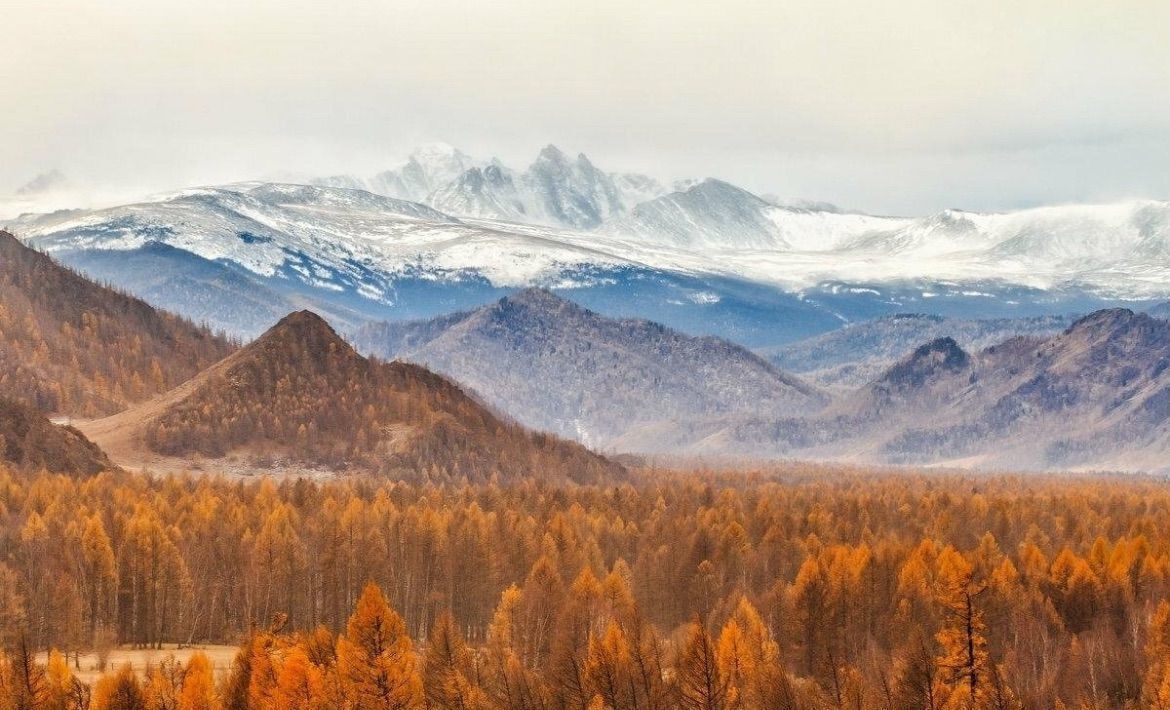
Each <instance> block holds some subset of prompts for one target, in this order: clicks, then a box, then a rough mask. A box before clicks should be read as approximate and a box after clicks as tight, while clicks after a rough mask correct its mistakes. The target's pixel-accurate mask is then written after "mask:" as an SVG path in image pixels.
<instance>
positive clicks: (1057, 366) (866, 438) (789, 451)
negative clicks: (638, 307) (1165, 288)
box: [616, 309, 1170, 472]
mask: <svg viewBox="0 0 1170 710" xmlns="http://www.w3.org/2000/svg"><path fill="white" fill-rule="evenodd" d="M652 434H653V436H652V437H651V436H647V435H646V434H641V435H640V438H636V437H628V438H627V439H626V440H624V441H619V442H618V443H617V444H616V445H617V446H620V447H624V448H627V449H629V448H644V447H649V446H651V445H653V446H655V447H658V448H660V450H664V451H665V450H673V451H674V452H676V453H677V452H690V453H702V454H719V455H735V456H749V457H750V456H765V457H771V456H777V455H783V456H791V457H797V458H834V459H842V458H843V459H848V460H859V461H868V462H885V463H898V464H947V465H962V466H978V467H982V468H1001V469H1052V468H1082V469H1085V468H1097V469H1129V470H1155V471H1162V472H1167V471H1170V463H1168V462H1170V322H1167V321H1164V320H1160V319H1156V318H1153V317H1150V316H1148V315H1146V314H1140V313H1139V314H1135V313H1134V312H1132V311H1129V310H1125V309H1113V310H1103V311H1098V312H1096V313H1093V314H1090V315H1088V316H1085V317H1084V318H1081V319H1080V320H1077V321H1076V322H1074V323H1073V324H1072V325H1071V326H1070V327H1069V328H1068V329H1066V330H1064V331H1062V332H1060V333H1058V334H1056V335H1052V336H1047V337H1043V336H1017V337H1014V338H1010V339H1008V340H1006V341H1004V342H1003V343H1000V344H997V345H994V346H991V347H988V348H984V349H983V350H980V351H978V352H973V353H971V352H967V351H966V350H964V349H963V348H962V347H960V346H959V345H958V343H957V342H956V341H955V340H954V339H953V338H950V337H942V338H938V339H935V340H933V341H931V342H929V343H926V344H924V345H921V346H919V347H918V348H916V349H914V350H913V352H912V353H911V354H910V355H908V356H907V357H905V358H904V359H902V360H901V361H899V362H898V363H897V364H895V365H894V366H893V367H891V368H890V369H889V370H887V371H886V372H885V373H884V374H883V375H882V376H881V377H879V378H878V379H877V380H875V381H874V382H872V383H870V384H868V385H866V386H864V387H862V388H860V389H858V390H855V391H853V392H851V393H848V394H846V395H843V396H841V397H839V398H838V399H837V400H836V401H835V402H834V403H833V404H832V405H830V406H828V407H826V408H825V409H823V410H821V411H820V412H819V413H818V414H816V415H815V416H813V417H804V418H795V417H768V416H759V417H743V418H738V419H733V418H727V419H724V420H723V421H714V420H706V421H702V422H695V423H689V424H688V423H679V424H675V425H673V426H670V427H662V428H659V429H658V430H656V431H654V432H653V433H652Z"/></svg>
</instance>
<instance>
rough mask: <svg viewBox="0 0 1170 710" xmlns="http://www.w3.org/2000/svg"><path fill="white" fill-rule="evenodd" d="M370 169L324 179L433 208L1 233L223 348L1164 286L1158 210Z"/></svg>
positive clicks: (457, 165) (114, 218)
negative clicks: (577, 311)
mask: <svg viewBox="0 0 1170 710" xmlns="http://www.w3.org/2000/svg"><path fill="white" fill-rule="evenodd" d="M378 179H379V180H380V182H377V181H374V179H373V178H371V179H370V180H366V181H358V180H356V178H355V179H348V178H346V179H342V178H333V179H330V180H329V181H327V182H330V183H331V184H344V185H350V186H354V185H361V186H363V187H366V188H368V189H370V190H373V189H378V190H381V191H383V192H394V193H395V194H401V195H405V196H409V197H416V198H417V196H418V195H419V194H421V193H422V191H423V190H429V192H427V197H426V199H427V200H428V201H430V202H431V203H432V204H429V205H428V204H421V203H419V202H414V201H409V200H405V199H400V198H394V197H388V196H385V195H381V194H374V193H372V192H369V191H367V190H358V189H352V187H344V188H343V187H318V186H307V185H290V184H274V183H244V184H236V185H226V186H218V187H208V188H198V189H191V190H185V191H181V192H179V193H174V194H170V195H165V196H161V197H158V198H156V199H152V200H150V201H147V202H142V203H136V204H129V205H123V206H119V207H112V208H106V209H98V210H65V211H59V212H54V213H50V214H44V215H25V216H22V217H20V218H18V219H16V220H14V221H13V223H12V229H13V231H14V232H15V233H16V234H18V236H19V237H20V238H21V239H23V240H25V242H26V243H28V244H30V245H33V246H35V247H36V248H37V249H41V250H45V251H48V252H51V253H52V254H53V255H54V256H55V257H57V258H58V259H60V260H61V261H63V262H65V263H67V264H69V265H71V266H74V267H76V268H78V269H80V270H82V271H83V272H85V273H87V274H89V275H91V276H93V277H94V278H96V279H99V280H101V281H103V282H105V283H109V284H111V285H114V286H116V287H118V288H121V289H124V290H126V291H128V292H130V293H133V294H135V295H137V296H139V297H141V298H144V299H146V300H148V301H149V302H150V303H152V304H154V305H156V306H160V307H163V308H166V309H169V310H173V311H174V312H177V313H179V314H181V315H184V316H186V317H188V318H190V319H192V320H194V321H196V322H201V323H207V324H208V325H210V326H212V327H213V328H217V329H223V330H225V331H227V332H229V333H232V334H235V335H237V336H240V337H243V338H252V337H255V336H256V335H258V334H259V333H261V332H263V331H264V329H266V328H267V327H269V326H270V325H272V323H274V322H275V321H276V320H277V319H278V318H279V317H280V316H281V315H282V314H284V313H287V312H289V311H291V310H297V309H301V308H310V309H312V310H314V311H316V312H319V313H321V314H322V315H324V316H325V317H326V318H328V319H329V320H330V322H332V323H333V324H335V325H336V326H338V327H340V328H342V329H345V330H353V329H356V328H358V327H360V326H361V325H362V324H364V323H366V322H369V321H382V320H398V319H418V318H428V317H434V316H437V315H442V314H444V313H448V312H450V311H452V310H466V309H471V308H475V307H478V306H481V305H483V304H485V303H490V302H492V301H494V300H496V299H498V298H500V297H502V296H505V295H507V294H508V293H510V292H512V291H514V290H516V289H518V288H524V287H530V286H539V287H544V288H549V289H552V290H554V291H556V292H557V293H559V294H561V295H563V296H568V297H570V298H572V299H573V300H574V301H577V302H579V303H581V304H583V305H585V306H587V307H589V308H591V309H592V310H595V311H597V312H599V313H603V314H605V315H607V316H616V317H634V318H645V319H649V320H654V321H656V322H660V323H663V324H664V325H667V326H670V327H673V328H676V329H678V330H681V331H683V332H686V333H689V334H693V335H715V336H718V337H722V338H726V339H730V340H733V341H736V342H739V343H741V344H743V345H746V346H748V347H765V346H776V345H782V344H785V343H791V342H794V341H796V340H800V339H803V338H806V337H809V336H813V335H817V334H821V333H825V332H828V331H831V330H834V329H836V328H838V327H840V326H842V325H844V324H847V323H853V322H857V321H863V320H868V319H871V318H874V317H879V316H883V315H892V314H895V313H902V312H920V313H928V314H933V315H943V316H949V317H956V318H963V319H989V318H1005V317H1012V318H1015V317H1021V316H1040V315H1052V314H1064V313H1075V312H1080V313H1086V312H1090V311H1092V310H1097V309H1100V308H1103V307H1112V306H1119V305H1125V306H1132V307H1137V308H1144V307H1149V306H1153V305H1154V304H1156V303H1159V302H1161V301H1163V300H1165V298H1166V297H1167V296H1170V205H1167V204H1166V203H1162V202H1152V201H1145V202H1128V203H1119V204H1115V205H1072V206H1064V207H1049V208H1037V209H1031V210H1023V211H1020V212H1015V213H1008V214H975V213H967V212H960V211H956V210H947V211H944V212H941V213H939V214H936V215H932V216H929V217H925V218H901V217H877V216H871V215H863V214H857V213H851V212H848V211H844V210H841V209H838V208H835V207H832V206H826V205H818V204H815V203H807V204H806V203H802V204H792V203H789V204H783V205H782V204H777V202H773V201H768V200H764V199H763V198H760V197H757V196H755V195H753V194H751V193H749V192H747V191H745V190H742V189H740V188H737V187H735V186H732V185H729V184H727V183H724V182H720V181H717V180H704V181H698V182H692V183H687V184H685V185H679V186H678V187H680V188H682V189H679V190H675V191H673V192H667V193H665V194H658V193H659V192H661V191H662V190H661V188H659V187H657V186H656V185H657V183H655V182H654V181H653V180H650V179H649V178H644V177H643V176H636V175H620V174H613V173H608V172H605V171H602V170H600V169H598V168H596V167H595V166H593V164H592V163H591V162H590V161H589V160H588V159H587V158H584V157H583V156H579V157H578V158H576V159H569V158H567V157H566V156H565V155H564V154H563V153H562V152H561V151H559V150H556V149H554V148H551V147H550V148H546V149H545V150H544V151H542V153H541V155H540V156H539V157H538V158H537V160H536V161H534V163H533V165H532V166H530V167H529V168H528V169H527V170H525V171H523V172H522V173H515V172H514V171H510V170H508V169H506V168H505V167H503V166H501V165H499V164H497V163H495V162H491V161H489V162H487V163H483V162H480V161H476V160H473V159H471V158H469V157H467V156H465V155H463V154H462V153H460V152H458V151H454V150H453V149H451V150H447V149H440V150H433V151H431V152H430V153H422V154H418V155H416V156H415V157H414V158H413V159H412V161H411V162H408V163H407V165H405V166H403V167H401V168H397V169H395V170H392V171H389V172H387V173H383V174H382V175H381V176H380V177H379V178H378ZM445 179H446V180H448V181H447V182H443V180H445ZM375 182H377V184H374V183H375ZM508 184H510V185H511V186H512V187H507V185H508ZM436 185H437V187H436ZM493 185H495V187H493ZM513 188H514V189H515V194H513V192H512V190H513ZM654 195H657V196H656V197H655V196H654ZM645 198H649V199H645ZM636 200H642V201H641V202H636ZM509 201H510V202H509ZM505 203H506V204H505ZM485 205H486V206H485ZM500 205H504V207H500ZM507 205H511V206H507ZM504 218H507V220H505V219H504ZM517 220H518V221H517ZM550 225H553V226H550Z"/></svg>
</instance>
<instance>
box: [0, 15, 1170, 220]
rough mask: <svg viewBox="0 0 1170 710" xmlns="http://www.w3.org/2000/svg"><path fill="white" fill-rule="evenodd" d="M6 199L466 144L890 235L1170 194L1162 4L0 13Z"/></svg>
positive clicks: (366, 163) (346, 163) (486, 153)
mask: <svg viewBox="0 0 1170 710" xmlns="http://www.w3.org/2000/svg"><path fill="white" fill-rule="evenodd" d="M0 18H2V19H0V27H2V28H3V39H2V40H0V96H2V97H3V104H2V105H0V194H3V193H6V192H11V191H13V190H15V189H16V188H17V187H19V186H20V185H21V184H23V183H25V182H27V181H28V180H30V179H32V178H33V177H34V176H35V175H36V174H38V173H41V172H44V171H47V170H50V169H53V168H59V169H60V170H61V171H62V172H64V173H65V174H66V175H67V176H69V178H70V179H71V181H72V182H73V183H74V184H75V185H85V186H98V187H108V188H118V189H127V188H143V189H164V188H171V187H176V186H180V185H184V184H196V183H211V182H220V181H228V180H237V179H246V178H250V177H255V176H261V175H271V174H275V173H280V172H283V171H294V172H303V173H312V174H318V173H324V174H332V173H342V172H350V173H358V174H366V173H372V172H375V171H377V170H380V169H384V168H386V167H390V166H392V165H393V163H394V162H396V160H397V159H398V158H400V157H401V156H403V155H405V154H406V153H408V152H409V150H410V148H411V147H412V146H413V145H415V144H417V143H420V142H428V141H445V142H448V143H452V144H454V145H457V146H460V147H462V148H464V150H466V151H467V152H469V153H471V154H473V155H476V156H478V157H490V156H492V155H498V156H499V157H500V158H502V159H503V160H504V161H505V162H507V163H509V164H513V165H515V166H516V167H524V166H525V165H527V164H528V163H529V162H530V161H531V159H532V158H533V157H534V155H535V153H536V152H537V150H539V148H540V147H541V146H542V145H544V144H546V143H550V142H551V143H556V144H557V145H559V146H561V147H562V148H563V149H565V150H566V151H569V152H573V153H576V152H585V153H587V154H588V155H589V156H590V157H591V158H592V159H593V161H594V162H595V163H596V164H598V165H599V166H601V167H603V168H606V169H610V170H638V171H644V172H648V173H650V174H652V175H655V176H657V177H660V178H666V179H669V178H675V177H687V176H718V177H722V178H725V179H728V180H730V181H732V182H736V183H739V184H741V185H743V186H745V187H747V188H749V189H752V190H755V191H757V192H770V193H775V194H777V195H780V196H785V197H804V198H815V199H823V200H829V201H832V202H836V203H839V204H842V205H845V206H849V207H855V208H859V209H865V210H869V211H875V212H885V213H922V212H928V211H932V210H936V209H939V208H943V207H966V208H969V209H1007V208H1013V207H1018V206H1025V205H1034V204H1038V203H1047V202H1069V201H1086V200H1089V201H1102V200H1112V199H1119V198H1128V197H1153V198H1158V199H1167V198H1170V167H1168V166H1170V2H1167V0H1111V1H1108V2H1106V1H1104V0H1092V1H1089V0H983V1H974V0H971V1H950V0H903V1H900V2H894V1H890V0H887V1H885V2H880V1H879V2H864V1H863V0H848V1H846V0H799V1H795V2H785V1H784V0H763V1H760V2H747V1H745V0H730V1H728V0H723V1H721V2H714V1H712V0H703V1H702V2H696V1H693V0H651V1H645V2H631V1H630V0H584V1H581V0H578V1H575V2H566V1H562V0H490V1H489V0H480V1H478V2H457V1H454V0H418V1H417V2H415V1H410V2H407V1H403V0H390V1H386V0H383V1H381V2H373V1H370V2H352V1H341V0H334V1H333V2H323V1H322V0H311V1H307V2H306V1H301V0H247V1H246V2H245V1H243V0H201V1H200V2H193V1H192V0H181V1H177V0H150V1H149V2H146V1H134V2H131V1H129V0H105V1H104V2H94V1H93V0H67V1H58V0H0Z"/></svg>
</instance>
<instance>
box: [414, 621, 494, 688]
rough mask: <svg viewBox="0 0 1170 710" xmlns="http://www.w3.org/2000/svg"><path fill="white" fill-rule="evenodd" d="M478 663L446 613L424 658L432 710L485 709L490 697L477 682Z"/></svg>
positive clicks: (429, 639)
mask: <svg viewBox="0 0 1170 710" xmlns="http://www.w3.org/2000/svg"><path fill="white" fill-rule="evenodd" d="M475 671H476V669H475V660H474V659H473V657H472V654H471V650H470V649H468V648H467V643H466V642H465V641H464V640H463V636H462V635H461V634H460V633H459V629H458V628H457V627H456V626H455V617H454V616H452V615H451V612H449V611H445V612H443V613H442V614H439V616H438V618H437V619H435V624H434V626H433V627H431V633H430V636H429V637H428V638H427V650H426V654H425V656H424V657H423V692H424V695H425V697H426V705H427V708H428V710H430V709H434V710H469V709H470V708H479V707H483V706H485V705H486V703H487V697H486V696H485V695H484V693H483V690H481V689H480V688H479V687H478V686H477V685H476V683H475Z"/></svg>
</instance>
